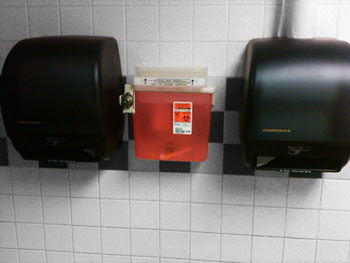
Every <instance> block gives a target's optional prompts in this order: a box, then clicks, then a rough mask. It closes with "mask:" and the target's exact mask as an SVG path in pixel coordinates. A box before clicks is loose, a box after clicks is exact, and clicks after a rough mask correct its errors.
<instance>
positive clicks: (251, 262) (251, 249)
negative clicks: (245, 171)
mask: <svg viewBox="0 0 350 263" xmlns="http://www.w3.org/2000/svg"><path fill="white" fill-rule="evenodd" d="M253 181H254V189H253V213H252V232H251V238H250V240H251V241H250V263H253V241H254V213H255V211H254V210H255V192H256V177H255V176H254V179H253Z"/></svg>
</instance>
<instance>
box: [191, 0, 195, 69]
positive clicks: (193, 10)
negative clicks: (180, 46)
mask: <svg viewBox="0 0 350 263" xmlns="http://www.w3.org/2000/svg"><path fill="white" fill-rule="evenodd" d="M194 15H195V5H194V0H192V40H191V42H192V66H194V49H195V46H194V45H195V41H194Z"/></svg>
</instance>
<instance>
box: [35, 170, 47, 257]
mask: <svg viewBox="0 0 350 263" xmlns="http://www.w3.org/2000/svg"><path fill="white" fill-rule="evenodd" d="M37 169H38V177H39V178H38V179H39V190H40V203H41V204H40V205H41V214H42V215H41V216H42V220H43V221H42V222H43V234H44V250H45V260H46V262H47V248H46V243H47V242H46V241H47V240H46V229H45V221H44V201H43V195H42V193H43V191H42V186H41V174H40V168H37Z"/></svg>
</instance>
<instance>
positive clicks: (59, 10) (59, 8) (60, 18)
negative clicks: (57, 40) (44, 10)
mask: <svg viewBox="0 0 350 263" xmlns="http://www.w3.org/2000/svg"><path fill="white" fill-rule="evenodd" d="M57 1H58V7H57V12H58V32H59V34H60V36H62V17H61V3H60V2H61V0H57Z"/></svg>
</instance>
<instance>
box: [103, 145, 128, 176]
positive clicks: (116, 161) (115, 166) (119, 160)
mask: <svg viewBox="0 0 350 263" xmlns="http://www.w3.org/2000/svg"><path fill="white" fill-rule="evenodd" d="M98 168H99V169H100V170H123V171H127V170H128V169H129V165H128V142H127V141H123V142H122V144H121V145H120V147H119V148H118V149H117V150H116V151H115V153H114V154H113V157H112V159H111V160H109V161H102V162H100V163H99V164H98Z"/></svg>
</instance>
